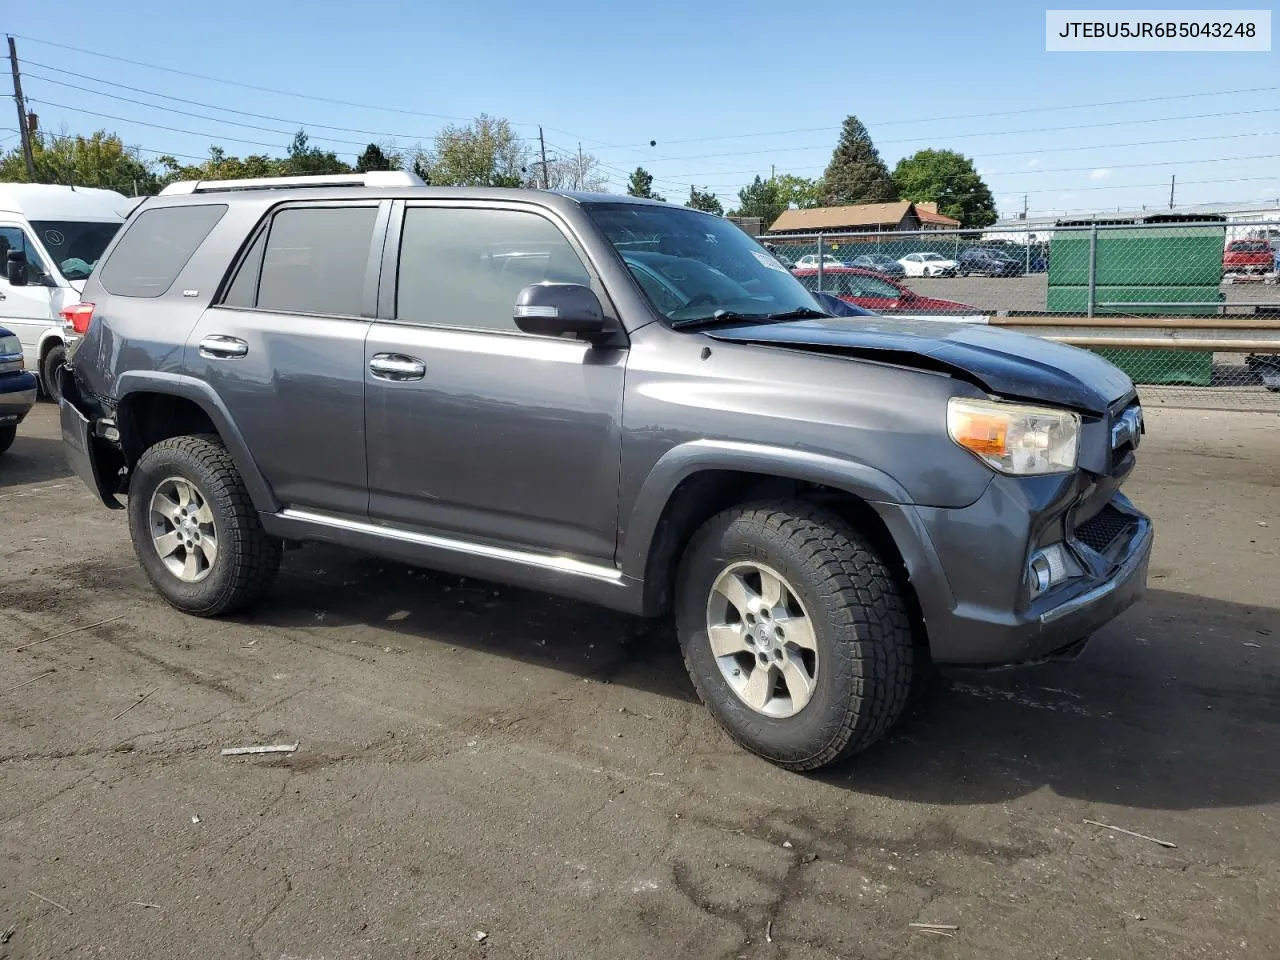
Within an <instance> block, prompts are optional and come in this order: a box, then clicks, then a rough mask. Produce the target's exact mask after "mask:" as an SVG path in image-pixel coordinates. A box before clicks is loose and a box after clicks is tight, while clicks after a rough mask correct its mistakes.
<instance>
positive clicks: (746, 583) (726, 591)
mask: <svg viewBox="0 0 1280 960" xmlns="http://www.w3.org/2000/svg"><path fill="white" fill-rule="evenodd" d="M707 639H708V641H709V642H710V644H711V651H712V653H713V654H714V655H715V658H716V665H717V666H719V668H720V673H721V675H722V676H723V677H724V680H725V683H726V684H728V686H729V689H730V690H732V691H733V692H734V693H735V694H737V695H738V697H739V698H740V699H741V700H742V702H743V703H745V704H746V705H747V706H748V707H750V708H751V709H752V710H754V711H756V712H757V713H761V714H764V715H765V716H767V717H776V718H778V719H785V718H786V717H792V716H795V715H796V714H797V713H799V712H800V711H801V710H803V709H804V708H805V706H806V705H807V704H808V703H809V699H810V698H811V697H812V696H813V690H814V686H815V684H816V683H817V678H818V642H817V639H816V638H815V637H814V632H813V624H812V623H811V622H810V620H809V615H808V613H806V612H805V609H804V605H803V604H802V603H801V602H800V599H799V598H798V597H797V596H796V591H795V588H794V587H792V586H791V584H789V583H787V581H786V580H785V579H784V578H783V577H782V575H781V574H779V573H778V572H777V571H776V570H773V569H771V568H770V567H767V566H765V565H763V564H759V563H752V562H746V563H734V564H730V565H729V566H728V567H726V568H725V569H724V571H723V572H722V573H721V574H720V576H719V577H717V578H716V582H715V584H714V585H713V586H712V588H711V595H710V596H709V597H708V598H707Z"/></svg>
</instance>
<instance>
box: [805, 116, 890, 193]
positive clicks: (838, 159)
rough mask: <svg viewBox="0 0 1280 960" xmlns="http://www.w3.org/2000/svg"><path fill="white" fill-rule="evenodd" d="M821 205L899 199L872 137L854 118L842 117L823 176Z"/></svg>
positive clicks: (860, 122) (859, 121)
mask: <svg viewBox="0 0 1280 960" xmlns="http://www.w3.org/2000/svg"><path fill="white" fill-rule="evenodd" d="M822 180H823V185H824V189H823V203H824V204H826V205H827V206H839V205H842V204H848V203H887V202H889V201H892V200H897V199H898V188H897V186H896V185H895V184H894V182H893V178H892V177H890V176H889V168H888V167H886V166H885V165H884V161H883V160H881V159H880V152H879V151H878V150H876V148H875V144H873V143H872V142H871V135H870V134H869V133H867V128H866V127H864V126H863V125H862V121H861V120H859V119H858V118H857V117H855V116H852V115H850V116H848V117H845V120H844V125H843V127H842V128H841V130H840V142H839V143H838V144H836V149H835V152H834V153H833V154H832V155H831V162H830V163H829V164H827V172H826V173H825V174H824V175H823V178H822Z"/></svg>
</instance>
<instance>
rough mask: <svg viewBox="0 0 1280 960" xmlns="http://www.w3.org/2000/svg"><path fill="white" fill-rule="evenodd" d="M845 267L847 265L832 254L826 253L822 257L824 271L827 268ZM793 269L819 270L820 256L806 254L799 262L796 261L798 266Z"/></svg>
mask: <svg viewBox="0 0 1280 960" xmlns="http://www.w3.org/2000/svg"><path fill="white" fill-rule="evenodd" d="M844 265H845V264H844V263H843V262H842V261H840V260H837V259H836V258H835V257H833V256H831V254H829V253H824V254H823V255H822V266H823V268H824V269H825V268H827V267H843V266H844ZM791 269H793V270H817V269H818V255H817V254H816V253H806V254H805V255H804V256H803V257H801V258H800V259H799V260H797V261H796V265H795V266H794V267H792V268H791Z"/></svg>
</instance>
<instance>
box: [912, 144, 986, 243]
mask: <svg viewBox="0 0 1280 960" xmlns="http://www.w3.org/2000/svg"><path fill="white" fill-rule="evenodd" d="M893 182H894V183H895V184H897V186H898V194H899V196H901V197H902V199H903V200H924V201H934V202H935V203H937V204H938V212H939V213H941V214H942V215H943V216H947V217H952V218H954V219H956V220H959V221H960V223H961V225H962V226H965V227H985V226H989V225H990V224H993V223H995V222H996V201H995V198H994V197H993V196H992V195H991V188H990V187H988V186H987V185H986V184H985V183H983V181H982V177H980V176H978V171H977V170H975V169H974V166H973V161H972V160H970V159H969V158H968V157H966V156H964V155H963V154H960V153H956V152H955V151H954V150H917V151H916V152H915V153H913V154H912V155H911V156H909V157H904V158H903V159H901V160H899V161H898V165H897V166H896V167H894V169H893Z"/></svg>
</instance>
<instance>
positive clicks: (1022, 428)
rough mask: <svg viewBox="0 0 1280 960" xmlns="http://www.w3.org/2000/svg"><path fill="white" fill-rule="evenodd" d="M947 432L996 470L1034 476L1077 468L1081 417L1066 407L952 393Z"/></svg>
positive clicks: (948, 407) (948, 410)
mask: <svg viewBox="0 0 1280 960" xmlns="http://www.w3.org/2000/svg"><path fill="white" fill-rule="evenodd" d="M947 432H948V433H949V434H951V439H952V440H954V441H955V442H956V443H958V444H959V445H960V446H962V447H964V448H965V449H966V450H968V451H969V452H970V453H972V454H974V456H976V457H978V458H980V459H981V460H983V461H984V462H985V463H986V464H987V465H988V466H990V467H991V468H992V469H993V470H999V471H1000V472H1001V473H1008V474H1013V475H1014V476H1036V475H1040V474H1046V473H1069V472H1070V471H1072V470H1074V469H1075V468H1076V457H1077V454H1078V451H1079V447H1080V417H1079V416H1078V415H1077V414H1074V413H1071V412H1070V411H1067V410H1055V409H1053V408H1052V407H1030V406H1024V405H1023V404H1019V403H995V402H992V401H990V400H968V399H965V398H963V397H952V398H951V401H950V403H948V404H947Z"/></svg>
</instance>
